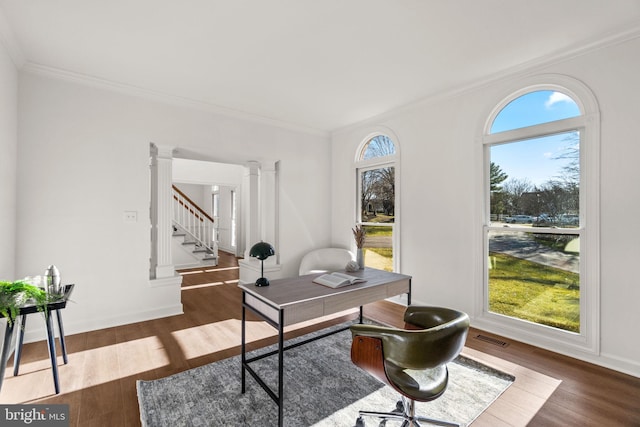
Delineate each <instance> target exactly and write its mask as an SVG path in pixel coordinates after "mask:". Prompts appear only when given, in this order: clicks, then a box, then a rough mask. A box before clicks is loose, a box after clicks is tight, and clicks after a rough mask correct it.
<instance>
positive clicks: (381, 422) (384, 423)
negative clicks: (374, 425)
mask: <svg viewBox="0 0 640 427" xmlns="http://www.w3.org/2000/svg"><path fill="white" fill-rule="evenodd" d="M386 426H387V420H382V421H380V424H378V427H386Z"/></svg>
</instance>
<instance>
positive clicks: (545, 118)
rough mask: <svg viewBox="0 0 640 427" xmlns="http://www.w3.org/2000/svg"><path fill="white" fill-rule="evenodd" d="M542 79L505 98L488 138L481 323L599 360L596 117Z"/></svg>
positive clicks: (583, 100) (567, 89)
mask: <svg viewBox="0 0 640 427" xmlns="http://www.w3.org/2000/svg"><path fill="white" fill-rule="evenodd" d="M546 79H547V83H537V84H533V85H530V86H527V87H525V88H523V89H521V90H518V91H516V92H514V93H512V94H511V95H510V96H508V97H507V98H505V99H504V100H503V101H502V102H501V103H500V104H499V105H498V106H497V107H496V108H495V109H494V111H493V113H492V114H491V116H490V117H489V120H488V121H487V125H486V127H485V130H484V135H483V145H484V170H485V174H484V176H485V180H484V187H485V201H486V203H485V216H484V227H483V233H484V239H483V242H484V245H483V246H484V254H485V256H484V259H485V260H486V262H485V263H484V274H483V277H484V283H483V293H482V316H481V318H482V320H484V321H488V322H492V323H493V324H495V325H500V326H501V327H503V328H507V330H510V331H512V332H513V331H520V332H521V333H522V332H524V333H525V334H526V336H528V337H533V338H532V339H533V340H534V341H536V340H538V342H537V343H540V342H541V341H544V342H547V343H548V342H555V343H558V344H561V345H562V346H572V347H578V348H580V349H587V350H589V351H593V352H597V351H598V325H599V309H598V307H599V301H598V299H599V273H598V265H599V247H598V228H599V227H598V225H597V224H598V220H599V218H598V209H597V204H598V200H599V194H598V181H599V176H598V168H597V163H598V155H597V153H598V148H597V147H598V143H599V142H598V131H597V128H598V121H599V120H598V113H597V109H596V105H595V100H594V99H593V97H592V95H591V94H590V92H589V91H588V90H587V89H586V88H585V87H584V86H582V85H581V84H579V83H577V82H575V81H573V80H570V79H567V78H561V77H559V76H547V77H546ZM542 80H543V81H544V79H542ZM558 81H559V82H560V83H561V84H558ZM519 336H523V335H522V334H520V335H519ZM551 346H552V347H553V345H551Z"/></svg>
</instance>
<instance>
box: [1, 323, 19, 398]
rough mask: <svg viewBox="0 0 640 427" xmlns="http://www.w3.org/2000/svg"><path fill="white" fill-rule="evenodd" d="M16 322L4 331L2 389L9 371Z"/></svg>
mask: <svg viewBox="0 0 640 427" xmlns="http://www.w3.org/2000/svg"><path fill="white" fill-rule="evenodd" d="M15 324H16V321H15V320H14V321H13V322H11V323H9V321H8V320H7V327H6V329H5V330H4V342H3V343H2V355H1V356H0V389H2V381H4V371H5V369H7V361H8V360H9V347H11V338H12V337H13V327H14V326H15Z"/></svg>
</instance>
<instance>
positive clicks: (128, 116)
mask: <svg viewBox="0 0 640 427" xmlns="http://www.w3.org/2000/svg"><path fill="white" fill-rule="evenodd" d="M19 106H20V108H19V116H18V117H19V121H18V123H19V144H18V185H17V188H18V224H17V228H18V229H17V233H18V244H17V251H16V255H17V260H16V274H17V275H18V276H20V277H22V276H26V275H33V274H42V273H43V272H44V269H45V268H46V267H47V265H49V264H55V265H57V266H58V268H59V269H60V272H61V275H62V277H63V281H64V282H66V283H76V290H75V292H74V295H73V300H74V303H73V304H71V305H70V306H69V307H68V308H67V310H66V312H65V328H66V330H67V332H68V333H70V334H71V333H74V332H79V331H86V330H91V329H98V328H102V327H106V326H111V325H117V324H122V323H127V322H132V321H138V320H141V319H145V318H151V317H155V316H158V315H161V314H162V313H163V310H164V311H165V312H166V311H167V310H170V309H171V308H174V307H175V305H176V303H179V301H176V298H179V292H178V295H176V293H175V292H174V290H173V289H166V287H157V288H150V287H149V285H148V277H149V273H148V271H149V255H150V249H149V246H150V236H149V219H148V216H149V214H148V212H149V167H148V165H149V143H151V142H153V143H156V144H158V145H163V146H176V147H178V148H179V149H180V150H181V151H182V150H184V151H188V152H190V153H192V154H193V153H195V154H197V155H201V156H202V157H203V158H207V159H209V160H211V161H219V162H223V163H236V164H242V163H244V162H246V161H247V160H257V161H261V160H263V159H277V160H280V164H281V166H282V167H281V169H280V201H281V207H280V212H281V218H280V223H281V224H282V226H281V227H280V235H279V239H280V242H281V243H280V247H278V248H276V249H277V250H278V251H279V253H280V260H281V263H282V264H283V271H285V272H286V273H287V274H293V273H294V272H295V271H297V268H298V262H299V260H300V258H301V256H302V254H303V253H304V252H306V251H307V250H308V249H309V248H311V247H315V246H320V245H326V244H327V243H328V241H329V234H330V231H329V224H330V218H329V215H328V206H329V200H330V197H329V194H330V193H329V180H328V178H327V176H328V171H329V160H330V144H329V137H328V136H326V135H321V134H312V133H303V132H301V131H296V130H292V129H289V128H284V127H282V128H280V127H275V126H270V125H267V124H264V123H261V122H257V121H252V122H249V121H243V120H240V119H238V118H232V117H226V116H221V115H215V114H213V113H209V112H204V111H201V110H197V109H193V108H188V107H177V106H172V105H169V104H165V103H161V102H154V101H150V100H147V99H142V98H136V97H134V96H128V95H126V94H123V93H120V92H112V91H107V90H103V89H100V88H97V87H91V86H85V85H81V84H77V83H74V82H68V81H63V80H59V79H54V78H49V77H47V76H41V75H36V74H28V73H22V74H21V75H20V92H19ZM249 156H250V158H249ZM318 205H319V206H324V207H325V209H318V208H317V206H318ZM124 211H137V212H138V221H137V222H136V223H127V222H125V221H124V220H123V213H124ZM110 301H112V303H109V302H110ZM34 323H35V322H34Z"/></svg>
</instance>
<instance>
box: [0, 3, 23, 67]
mask: <svg viewBox="0 0 640 427" xmlns="http://www.w3.org/2000/svg"><path fill="white" fill-rule="evenodd" d="M0 43H2V45H3V46H4V47H5V49H7V53H8V54H9V57H11V61H13V65H15V66H16V68H17V69H20V68H22V67H23V66H24V64H25V62H26V59H25V56H24V54H23V53H22V49H21V48H20V45H19V44H18V39H17V38H16V36H15V34H14V33H13V30H12V29H11V25H9V21H8V20H7V17H6V16H5V14H4V11H3V10H2V9H0Z"/></svg>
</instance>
